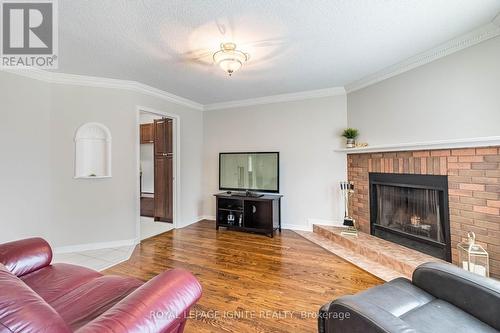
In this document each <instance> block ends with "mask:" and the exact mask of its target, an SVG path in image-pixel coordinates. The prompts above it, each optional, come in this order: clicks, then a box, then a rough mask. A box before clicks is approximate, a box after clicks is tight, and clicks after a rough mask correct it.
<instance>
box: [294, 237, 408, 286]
mask: <svg viewBox="0 0 500 333" xmlns="http://www.w3.org/2000/svg"><path fill="white" fill-rule="evenodd" d="M295 232H296V233H298V234H299V235H301V236H302V237H304V238H305V239H307V240H309V241H311V242H313V243H314V244H316V245H319V246H321V247H322V248H324V249H325V250H327V251H328V252H331V253H333V254H335V255H337V256H339V257H340V258H342V259H344V260H345V261H348V262H350V263H351V264H353V265H355V266H358V267H359V268H361V269H362V270H365V271H367V272H368V273H370V274H373V275H375V276H376V277H379V278H381V279H382V280H384V281H390V280H392V279H395V278H397V277H406V278H408V276H405V275H403V274H402V273H400V272H396V271H395V270H392V269H390V268H388V267H385V266H382V265H380V264H379V263H377V262H375V261H372V260H369V259H367V258H365V257H363V256H362V255H360V254H357V253H354V252H352V251H351V250H349V249H347V248H345V247H343V246H341V245H338V244H337V243H335V242H334V241H332V240H330V239H328V238H326V237H323V236H321V235H319V234H317V233H314V232H311V231H295Z"/></svg>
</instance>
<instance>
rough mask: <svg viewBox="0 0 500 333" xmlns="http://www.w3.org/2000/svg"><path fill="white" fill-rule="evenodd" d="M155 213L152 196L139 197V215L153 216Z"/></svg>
mask: <svg viewBox="0 0 500 333" xmlns="http://www.w3.org/2000/svg"><path fill="white" fill-rule="evenodd" d="M154 213H155V203H154V198H153V197H151V198H150V197H146V196H142V197H141V216H148V217H153V216H154Z"/></svg>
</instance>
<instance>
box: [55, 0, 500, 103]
mask: <svg viewBox="0 0 500 333" xmlns="http://www.w3.org/2000/svg"><path fill="white" fill-rule="evenodd" d="M498 12H500V1H499V0H309V1H298V0H297V1H292V0H233V1H229V0H228V1H223V0H192V1H187V0H169V1H166V0H60V1H59V40H60V42H59V43H60V45H59V70H58V71H60V72H64V73H71V74H85V75H92V76H102V77H108V78H116V79H126V80H134V81H139V82H142V83H145V84H148V85H151V86H153V87H156V88H159V89H162V90H165V91H168V92H170V93H173V94H176V95H179V96H182V97H185V98H188V99H191V100H193V101H196V102H199V103H202V104H209V103H216V102H225V101H232V100H239V99H248V98H255V97H261V96H269V95H275V94H283V93H292V92H298V91H305V90H313V89H322V88H328V87H334V86H344V85H346V84H348V83H350V82H352V81H355V80H358V79H361V78H362V77H364V76H366V75H369V74H372V73H374V72H376V71H379V70H381V69H383V68H385V67H388V66H390V65H393V64H395V63H397V62H400V61H402V60H405V59H407V58H409V57H411V56H413V55H416V54H418V53H421V52H423V51H426V50H428V49H430V48H432V47H434V46H436V45H438V44H441V43H443V42H446V41H448V40H450V39H452V38H454V37H457V36H460V35H462V34H464V33H466V32H468V31H470V30H472V29H474V28H476V27H478V26H481V25H483V24H486V23H487V22H489V21H491V20H492V19H493V17H494V16H495V15H496V14H497V13H498ZM223 41H234V42H236V43H237V44H238V48H240V49H241V50H243V51H245V52H248V53H250V56H251V58H250V61H249V62H248V63H247V64H246V65H244V67H243V68H242V69H241V70H240V71H239V72H237V73H235V74H234V75H233V77H228V76H227V75H225V74H224V72H222V70H220V69H219V68H217V67H216V66H214V65H212V58H211V54H212V53H213V52H215V51H217V49H218V48H219V44H220V43H221V42H223Z"/></svg>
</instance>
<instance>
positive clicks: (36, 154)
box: [0, 72, 51, 242]
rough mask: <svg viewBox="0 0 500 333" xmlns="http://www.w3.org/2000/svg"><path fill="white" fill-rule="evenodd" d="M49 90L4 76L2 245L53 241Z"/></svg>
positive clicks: (0, 94)
mask: <svg viewBox="0 0 500 333" xmlns="http://www.w3.org/2000/svg"><path fill="white" fill-rule="evenodd" d="M49 93H50V90H49V86H48V85H47V84H45V83H42V82H39V81H35V80H27V79H25V78H22V77H20V76H16V75H12V74H7V73H3V72H0V115H1V119H0V153H1V156H2V157H1V161H0V184H1V186H0V242H2V241H7V240H11V239H16V238H20V237H29V236H42V237H47V236H48V231H49V230H48V228H47V224H48V222H49V221H50V192H51V182H50V175H51V168H50V153H51V150H50V98H49Z"/></svg>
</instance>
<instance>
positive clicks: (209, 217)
mask: <svg viewBox="0 0 500 333" xmlns="http://www.w3.org/2000/svg"><path fill="white" fill-rule="evenodd" d="M203 220H210V221H215V216H210V215H202V216H198V217H197V218H196V222H200V221H203Z"/></svg>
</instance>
